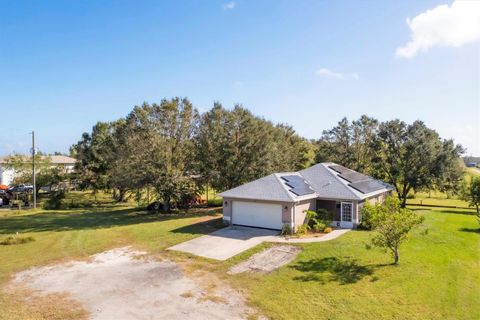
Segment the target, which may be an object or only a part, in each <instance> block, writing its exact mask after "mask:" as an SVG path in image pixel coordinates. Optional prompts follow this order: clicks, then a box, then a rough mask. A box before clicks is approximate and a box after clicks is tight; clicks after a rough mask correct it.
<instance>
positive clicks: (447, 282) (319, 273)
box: [0, 199, 480, 319]
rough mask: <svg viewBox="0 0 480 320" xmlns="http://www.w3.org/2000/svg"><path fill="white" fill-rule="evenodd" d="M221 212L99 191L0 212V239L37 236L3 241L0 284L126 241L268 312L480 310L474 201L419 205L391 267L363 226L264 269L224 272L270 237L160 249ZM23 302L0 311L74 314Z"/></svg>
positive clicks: (402, 314)
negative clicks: (210, 247) (247, 246)
mask: <svg viewBox="0 0 480 320" xmlns="http://www.w3.org/2000/svg"><path fill="white" fill-rule="evenodd" d="M218 212H219V211H218V210H216V211H215V210H213V211H212V210H211V209H204V210H201V211H197V212H190V213H188V214H184V213H183V214H179V215H175V216H162V215H158V214H155V215H149V214H146V213H145V212H142V211H139V210H138V209H136V208H134V207H133V206H132V204H127V205H122V206H117V205H115V204H113V203H110V202H109V201H107V200H106V199H105V201H104V203H103V204H101V205H100V206H96V207H94V208H89V209H75V210H64V211H44V210H37V211H25V212H21V213H17V212H12V211H1V212H0V241H1V240H2V239H3V238H5V237H7V236H8V235H11V234H14V233H16V232H19V233H20V234H21V235H24V236H32V237H34V238H35V241H33V242H28V243H25V244H19V245H11V246H2V245H0V285H2V284H5V283H6V282H7V281H8V279H9V276H10V275H12V274H13V273H15V272H18V271H20V270H24V269H26V268H29V267H31V266H37V265H44V264H47V263H51V262H55V261H62V260H68V259H72V258H84V257H87V256H89V255H91V254H93V253H97V252H101V251H103V250H106V249H109V248H113V247H119V246H124V245H133V246H135V247H138V248H140V249H145V250H147V251H148V252H150V253H152V254H161V255H168V257H169V258H171V259H178V260H179V261H185V260H187V261H188V263H189V264H190V265H189V266H185V268H186V270H187V271H188V268H192V269H195V270H197V271H199V270H200V271H201V270H205V271H209V272H213V273H215V274H216V275H217V276H219V277H221V278H223V279H225V280H227V281H229V282H230V283H231V284H232V286H234V287H236V288H238V289H240V290H242V291H243V292H244V293H245V295H246V297H247V298H248V301H249V302H250V303H251V304H252V305H253V306H256V307H258V308H259V309H260V310H261V311H262V312H264V313H265V314H266V315H267V316H269V317H271V318H272V319H412V318H415V319H479V318H480V241H479V240H480V233H479V232H478V228H479V224H478V222H477V220H476V218H475V216H473V215H472V214H471V210H469V211H467V210H458V209H443V210H442V209H440V208H438V209H432V210H426V209H425V208H419V211H418V212H419V213H420V214H422V215H424V216H425V218H426V220H425V222H424V224H423V225H422V226H421V227H420V228H418V229H417V230H415V231H414V233H413V234H412V237H411V238H410V239H409V240H408V242H407V243H405V244H404V245H403V247H402V249H401V258H400V265H399V266H398V267H395V266H392V265H391V264H390V263H391V261H392V259H391V257H390V255H389V254H388V253H385V252H383V251H381V250H379V249H372V250H367V249H366V248H365V244H366V243H367V242H368V240H369V238H370V236H371V233H369V232H366V231H352V232H349V233H347V234H345V235H344V236H342V237H340V238H338V239H336V240H333V241H329V242H324V243H315V244H305V245H301V247H302V248H303V251H302V253H301V254H300V255H299V256H298V258H297V259H296V260H295V261H294V262H292V263H291V264H289V265H287V266H284V267H282V268H281V269H279V270H278V271H275V272H272V273H270V274H240V275H235V276H228V275H226V273H225V271H226V270H227V269H228V268H229V267H230V266H232V265H233V264H235V263H237V262H239V261H241V260H243V259H246V258H248V257H249V256H250V255H252V254H253V253H255V252H258V251H259V250H261V249H262V248H264V247H266V246H268V245H267V244H264V245H261V246H258V247H256V248H254V249H252V250H250V251H248V252H245V253H243V254H241V255H239V256H237V257H234V258H232V259H230V260H228V261H225V262H215V261H211V260H207V259H201V258H193V257H190V258H189V259H185V257H186V255H182V254H175V253H172V252H168V253H167V252H165V251H164V249H165V248H167V247H169V246H171V245H173V244H176V243H179V242H182V241H185V240H188V239H191V238H193V237H196V236H199V235H202V234H205V233H208V232H211V231H213V230H215V229H216V228H218V227H220V225H221V224H220V219H219V217H220V216H219V214H218ZM21 301H22V300H21V299H20V298H19V297H18V296H12V295H8V294H0V310H2V312H3V313H2V314H1V316H0V318H2V316H3V317H6V318H7V319H22V318H31V319H63V318H68V317H71V316H72V314H75V313H71V312H70V313H68V312H67V311H68V310H67V311H65V310H62V309H58V308H56V309H54V311H52V310H47V311H45V310H43V311H42V310H40V309H42V308H43V307H44V306H45V305H48V304H49V303H40V304H41V307H40V309H38V308H37V309H34V310H33V311H32V309H28V308H25V306H23V305H22V303H21ZM39 310H40V311H39ZM62 312H63V313H62ZM65 312H66V313H65ZM33 313H34V315H33V316H32V314H33ZM5 315H7V316H5Z"/></svg>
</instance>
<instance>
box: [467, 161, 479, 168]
mask: <svg viewBox="0 0 480 320" xmlns="http://www.w3.org/2000/svg"><path fill="white" fill-rule="evenodd" d="M476 166H477V163H476V162H474V161H471V162H467V167H468V168H475V167H476Z"/></svg>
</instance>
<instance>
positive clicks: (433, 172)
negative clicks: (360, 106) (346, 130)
mask: <svg viewBox="0 0 480 320" xmlns="http://www.w3.org/2000/svg"><path fill="white" fill-rule="evenodd" d="M371 146H372V151H373V152H374V154H375V156H374V158H373V162H372V165H373V167H374V175H375V176H376V177H378V178H380V179H384V180H385V181H387V182H389V183H391V184H393V185H394V187H395V190H396V192H397V195H398V198H399V199H400V201H401V205H402V207H405V205H406V200H407V195H408V193H409V192H410V191H411V190H421V189H431V188H433V187H434V186H435V184H437V185H439V184H440V183H441V182H443V181H445V177H446V176H448V175H447V174H445V172H446V171H447V169H448V168H451V167H452V162H454V161H456V159H458V158H459V157H460V153H461V151H462V148H461V147H460V146H453V144H451V143H447V142H444V141H442V140H441V139H440V137H439V135H438V133H436V132H435V131H434V130H432V129H429V128H428V127H427V126H425V124H424V123H423V122H421V121H415V122H414V123H413V124H411V125H407V124H406V123H405V122H403V121H400V120H392V121H387V122H383V123H381V124H380V126H379V130H378V133H377V134H376V136H375V138H374V139H373V142H372V145H371ZM446 153H448V156H445V155H446Z"/></svg>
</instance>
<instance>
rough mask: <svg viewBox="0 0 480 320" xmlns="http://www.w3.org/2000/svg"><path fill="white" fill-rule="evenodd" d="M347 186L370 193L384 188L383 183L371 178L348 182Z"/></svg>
mask: <svg viewBox="0 0 480 320" xmlns="http://www.w3.org/2000/svg"><path fill="white" fill-rule="evenodd" d="M349 186H350V187H352V188H354V189H357V190H358V191H360V192H361V193H370V192H374V191H378V190H381V189H384V188H385V185H383V184H382V183H381V182H379V181H377V180H373V179H371V180H365V181H360V182H355V183H350V184H349Z"/></svg>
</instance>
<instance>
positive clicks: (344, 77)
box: [316, 68, 360, 80]
mask: <svg viewBox="0 0 480 320" xmlns="http://www.w3.org/2000/svg"><path fill="white" fill-rule="evenodd" d="M316 75H317V76H321V77H328V78H335V79H339V80H347V79H353V80H358V79H360V76H359V75H358V73H356V72H355V73H341V72H335V71H332V70H329V69H327V68H322V69H319V70H317V72H316Z"/></svg>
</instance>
